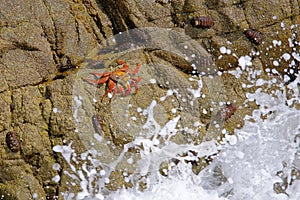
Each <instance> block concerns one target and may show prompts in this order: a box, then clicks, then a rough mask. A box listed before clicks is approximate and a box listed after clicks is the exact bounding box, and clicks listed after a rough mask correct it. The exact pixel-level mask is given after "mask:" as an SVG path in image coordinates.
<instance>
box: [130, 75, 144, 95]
mask: <svg viewBox="0 0 300 200" xmlns="http://www.w3.org/2000/svg"><path fill="white" fill-rule="evenodd" d="M141 79H142V78H141V77H138V78H137V79H136V78H132V79H131V80H132V84H133V86H134V88H135V94H137V93H138V90H139V88H138V86H137V83H138V82H140V81H141Z"/></svg>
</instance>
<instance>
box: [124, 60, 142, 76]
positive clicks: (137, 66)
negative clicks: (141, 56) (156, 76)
mask: <svg viewBox="0 0 300 200" xmlns="http://www.w3.org/2000/svg"><path fill="white" fill-rule="evenodd" d="M140 67H141V64H139V63H137V64H136V68H135V69H134V70H132V71H130V72H127V73H128V74H136V73H138V72H139V70H140Z"/></svg>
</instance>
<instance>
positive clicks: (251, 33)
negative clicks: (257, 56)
mask: <svg viewBox="0 0 300 200" xmlns="http://www.w3.org/2000/svg"><path fill="white" fill-rule="evenodd" d="M244 34H245V35H246V37H247V38H248V39H249V40H250V41H251V42H253V43H254V44H256V45H260V44H262V42H263V36H262V34H261V33H260V32H258V31H256V30H254V29H248V30H246V31H244Z"/></svg>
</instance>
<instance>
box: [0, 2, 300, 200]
mask: <svg viewBox="0 0 300 200" xmlns="http://www.w3.org/2000/svg"><path fill="white" fill-rule="evenodd" d="M197 16H207V17H210V18H209V19H213V22H210V24H211V26H207V27H209V28H203V29H202V28H201V29H198V28H195V27H194V26H193V24H191V20H192V19H193V18H194V17H197ZM299 20H300V16H299V5H298V2H297V1H288V0H284V1H274V0H261V1H258V0H247V1H236V0H220V1H216V0H201V1H199V0H172V1H167V0H157V1H147V0H144V1H140V0H126V1H125V0H114V1H113V0H107V1H101V0H82V1H76V0H73V1H71V0H35V1H30V0H9V1H2V2H1V3H0V199H1V198H2V196H3V197H4V199H18V200H24V199H33V198H36V199H46V198H48V199H55V198H57V197H59V199H63V194H62V192H64V191H72V192H74V193H77V192H78V191H80V186H79V184H77V185H76V184H75V185H72V184H69V183H72V182H73V181H74V180H73V179H72V178H71V176H69V175H68V174H66V173H64V172H65V171H68V170H69V171H72V169H71V168H72V167H71V166H70V165H68V164H67V163H66V161H65V159H64V158H63V156H62V155H61V154H60V153H57V152H55V151H53V147H54V146H56V145H63V144H64V145H67V144H69V143H70V142H71V141H72V142H73V143H72V147H73V148H74V151H76V152H84V151H86V150H87V149H88V147H90V145H91V143H93V144H98V143H97V141H98V140H97V138H96V139H95V135H94V133H95V132H97V133H98V135H101V138H102V139H103V140H102V143H101V142H100V143H99V145H95V149H96V150H97V151H98V152H101V154H102V155H104V156H103V160H102V161H103V162H104V163H111V162H113V161H114V159H117V158H118V156H119V155H120V152H122V151H123V149H124V147H126V144H127V143H129V142H131V141H133V140H134V138H136V137H137V136H139V135H138V134H139V133H140V132H141V131H142V126H143V124H145V122H146V121H147V118H146V117H145V116H146V114H145V115H143V110H146V109H147V107H149V105H151V103H152V102H153V100H155V102H159V103H160V105H159V106H157V107H155V109H154V114H153V115H154V119H155V120H156V121H157V122H159V123H158V124H159V125H160V126H163V125H164V124H166V123H167V122H168V121H169V120H170V119H173V118H175V116H176V113H181V119H180V121H179V124H180V125H181V126H182V127H193V126H194V122H195V121H199V123H201V124H203V125H204V126H201V127H199V133H200V134H199V135H197V136H194V135H192V134H188V133H187V132H184V131H182V133H181V134H177V135H176V136H175V137H174V138H172V140H173V141H174V142H176V143H179V144H180V143H186V142H187V141H191V140H192V141H194V142H195V143H200V142H201V141H203V138H206V135H207V134H209V130H211V129H210V128H207V127H208V125H209V124H210V122H211V119H212V118H213V116H214V114H216V113H214V111H211V110H215V112H217V109H219V104H218V103H219V102H235V105H236V106H237V109H236V110H235V111H234V114H232V116H231V115H230V118H229V117H228V118H226V121H225V122H224V126H225V127H226V128H227V129H228V130H230V131H233V130H234V128H236V126H237V125H238V124H239V125H242V124H243V120H242V119H243V116H244V115H245V114H249V113H251V110H252V109H253V108H255V105H249V107H248V108H247V109H245V108H241V109H239V108H238V106H239V105H241V104H242V102H244V100H245V98H246V97H245V95H244V94H245V91H246V90H247V89H245V88H242V86H241V83H242V81H241V79H243V78H244V79H245V78H246V77H241V78H240V79H238V78H235V77H234V76H233V75H231V74H228V73H223V74H222V75H220V76H215V75H216V74H217V72H218V71H219V72H226V71H228V70H231V69H234V68H235V67H237V65H238V57H240V56H243V55H248V54H249V53H250V52H252V51H253V50H256V51H258V52H259V51H260V52H266V51H267V50H266V49H267V48H268V47H269V46H270V45H271V44H273V41H274V40H277V41H282V45H281V46H275V47H274V48H273V51H272V52H271V51H270V53H268V54H261V55H260V56H257V57H256V58H255V59H254V60H253V63H254V65H253V67H254V69H260V70H261V71H262V73H261V77H267V76H268V74H267V73H266V72H265V70H266V68H270V71H272V69H276V70H277V71H278V73H279V75H278V76H280V75H282V74H284V73H285V72H286V69H290V68H292V69H293V70H295V71H297V70H299V64H298V63H299V62H297V63H296V64H295V65H294V66H290V65H289V63H288V62H285V61H284V60H283V61H282V65H281V67H278V66H274V65H273V60H274V59H275V60H276V59H277V58H280V57H281V56H282V50H281V49H285V51H286V52H289V53H290V54H292V52H294V51H298V48H299V45H294V46H291V45H289V43H288V39H289V38H293V41H291V43H293V44H295V41H296V40H297V39H298V40H299V38H298V35H295V37H292V36H293V34H294V33H295V32H297V31H298V32H299V31H300V27H299V26H297V27H294V28H293V29H291V28H290V27H291V26H292V25H293V24H299ZM212 23H213V24H212ZM283 24H284V27H285V28H284V27H283ZM146 27H148V28H149V27H151V29H147V31H144V32H143V31H140V29H141V30H143V28H146ZM135 28H138V31H135V32H134V31H132V32H130V30H132V29H135ZM248 29H255V30H257V31H259V33H260V34H262V37H263V38H264V39H263V41H262V42H260V45H255V44H253V43H251V41H249V40H248V39H247V37H246V36H245V35H244V34H243V32H244V31H245V30H248ZM128 30H129V33H128ZM166 30H171V31H166ZM124 31H125V32H124ZM126 31H127V32H126ZM119 32H124V33H122V34H120V33H119ZM126 34H128V35H126ZM148 34H149V35H148ZM113 35H115V37H114V38H113ZM124 38H125V39H124ZM123 39H124V40H125V41H123ZM228 44H230V49H231V50H232V52H233V53H235V54H236V56H234V55H233V54H226V53H225V54H222V55H221V53H220V51H219V49H220V48H221V47H222V46H228ZM274 49H275V50H274ZM295 49H296V50H295ZM192 52H196V53H195V55H193V53H192ZM185 56H186V57H185ZM195 56H196V57H195ZM187 57H188V58H187ZM270 57H272V58H274V59H273V60H270ZM118 58H121V59H122V60H124V61H125V62H126V63H127V64H128V65H129V66H130V69H131V70H133V69H134V67H135V66H136V64H137V63H139V64H141V69H140V71H139V72H138V76H141V77H142V79H141V81H140V82H138V84H137V85H138V90H139V91H138V93H137V94H132V93H130V94H129V95H128V96H127V97H122V94H121V93H122V92H120V91H117V92H118V94H116V96H115V97H114V99H113V100H112V102H111V104H109V105H108V104H105V103H100V98H101V97H102V95H103V94H104V92H105V86H101V87H100V88H97V87H96V86H94V85H91V84H87V83H85V84H83V83H81V82H80V80H81V78H82V77H85V76H89V72H98V71H99V73H100V72H101V73H103V72H109V71H112V69H111V67H120V66H118V65H116V64H115V60H116V59H118ZM193 62H194V63H193ZM266 66H268V67H266ZM282 66H283V67H282ZM199 74H201V75H203V78H202V81H203V82H201V83H203V87H202V94H204V96H206V98H205V99H204V98H197V100H194V99H193V97H195V96H197V94H196V93H197V88H198V87H199V85H200V81H199V79H198V78H197V77H198V75H199ZM210 76H214V79H211V78H210ZM290 77H291V78H293V77H292V74H290ZM117 78H118V77H117ZM117 78H116V77H115V80H114V81H116V79H117ZM123 78H124V77H123ZM191 78H194V79H193V80H192V81H191V80H190V79H191ZM294 78H295V77H294ZM123 81H124V83H125V84H123V85H121V84H119V85H118V86H119V87H120V88H121V89H122V88H123V89H125V90H128V87H129V86H128V85H126V83H128V84H129V85H130V84H131V85H130V87H132V88H133V91H134V85H132V80H131V82H130V81H128V80H127V79H126V80H123ZM78 83H80V85H76V84H78ZM104 85H105V84H104ZM81 87H84V88H83V90H82V91H85V93H84V94H85V95H86V96H80V94H81V93H76V92H78V91H79V90H81V89H82V88H81ZM187 88H188V89H187ZM106 89H107V88H106ZM121 89H120V90H121ZM249 90H254V89H253V88H252V89H249ZM168 91H169V92H170V91H173V93H172V94H171V93H168ZM174 91H177V93H176V92H174ZM187 91H189V92H187ZM191 91H193V92H191ZM247 91H248V90H247ZM191 93H193V95H192V94H191ZM166 94H168V95H169V96H166ZM163 96H165V97H166V98H165V99H163V100H162V99H161V97H163ZM182 96H183V97H186V98H182ZM81 98H83V99H81ZM189 98H190V99H189ZM74 101H75V102H77V103H78V102H79V103H78V105H77V104H76V103H75V104H74ZM191 101H193V105H192V104H189V102H191ZM80 102H81V103H82V102H85V103H86V104H84V105H90V107H89V106H86V107H84V108H83V109H82V113H80V112H79V111H78V113H77V111H76V112H75V111H74V110H76V109H74V108H76V106H78V107H79V106H80V105H81V103H80ZM174 108H175V110H174ZM211 108H214V109H211ZM203 110H205V111H207V112H202V111H203ZM147 114H149V113H147ZM82 116H86V117H82ZM93 116H98V117H97V120H96V118H95V117H94V120H96V121H97V122H98V124H96V125H95V126H96V127H97V126H98V128H97V130H94V127H93V125H92V119H93ZM124 116H129V117H130V116H139V117H138V119H136V118H132V117H131V118H130V119H129V118H126V117H124ZM80 117H81V118H80ZM77 120H79V121H77ZM130 120H131V121H130ZM96 121H95V122H96ZM132 121H134V122H132ZM95 122H94V123H95ZM88 124H91V126H89V127H88V128H86V126H85V125H88ZM128 124H129V125H128ZM206 125H207V126H206ZM78 130H84V131H83V132H82V133H78ZM9 131H13V132H14V133H16V135H17V136H18V140H19V141H17V140H16V138H15V137H16V136H15V135H12V136H11V137H9V142H8V145H9V148H10V149H11V150H9V148H7V144H6V143H7V142H6V141H7V139H6V133H7V132H9ZM91 133H92V134H91ZM81 134H82V135H81ZM217 136H218V135H214V136H209V137H207V138H211V137H217ZM103 141H104V142H103ZM18 142H20V143H21V148H18ZM98 142H99V141H98ZM10 146H11V147H13V148H11V147H10ZM128 152H129V153H128V155H129V154H130V155H136V156H137V157H138V150H137V149H135V148H134V147H128ZM78 154H79V153H78ZM128 155H127V154H126V156H128ZM126 156H125V158H126V159H128V157H126ZM125 158H124V159H125ZM82 162H83V161H82V160H80V159H78V160H77V164H78V166H81V165H80V164H82ZM120 165H121V167H119V168H122V169H124V168H130V167H132V166H133V165H130V164H128V163H127V162H125V161H124V162H122V163H121V164H120ZM55 166H59V167H55ZM104 167H105V166H100V165H99V167H98V168H99V169H98V168H97V170H101V168H104ZM201 167H202V166H199V168H201ZM122 169H118V170H116V171H114V172H112V173H111V174H112V178H113V180H115V181H116V182H115V183H114V182H110V183H109V184H108V185H107V187H108V188H109V189H110V190H116V189H118V188H121V187H123V186H124V185H125V186H126V187H131V186H132V185H131V184H130V183H127V182H125V181H124V177H123V174H124V173H122ZM54 177H60V178H59V179H58V178H56V179H55V178H54Z"/></svg>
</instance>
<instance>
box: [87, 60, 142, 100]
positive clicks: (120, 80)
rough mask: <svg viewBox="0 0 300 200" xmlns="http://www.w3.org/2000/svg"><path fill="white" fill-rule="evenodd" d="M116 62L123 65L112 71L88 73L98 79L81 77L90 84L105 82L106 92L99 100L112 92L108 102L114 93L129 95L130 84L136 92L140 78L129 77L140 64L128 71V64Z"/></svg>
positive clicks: (136, 70) (136, 71)
mask: <svg viewBox="0 0 300 200" xmlns="http://www.w3.org/2000/svg"><path fill="white" fill-rule="evenodd" d="M117 63H118V64H120V65H122V66H123V67H121V68H119V69H116V70H115V71H112V72H104V73H97V72H91V73H90V74H92V75H95V76H96V77H99V79H98V80H93V79H88V78H83V80H84V81H87V82H89V83H92V84H97V85H101V84H104V83H106V92H105V94H104V95H103V97H102V99H101V102H102V101H103V100H104V99H105V98H106V97H107V96H108V94H109V93H112V96H111V98H110V100H109V101H110V102H111V100H112V98H113V97H114V96H115V95H116V94H123V95H124V96H127V95H129V94H130V93H131V91H132V88H131V86H132V85H133V86H134V88H135V94H136V93H137V92H138V86H137V84H138V83H139V82H140V81H141V79H142V78H141V77H137V78H134V77H131V75H135V74H136V73H138V71H139V69H140V66H141V65H140V64H136V68H135V69H134V70H132V71H129V66H128V65H127V64H126V63H125V62H124V61H122V60H117Z"/></svg>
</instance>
